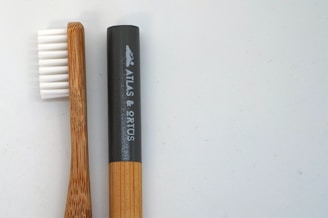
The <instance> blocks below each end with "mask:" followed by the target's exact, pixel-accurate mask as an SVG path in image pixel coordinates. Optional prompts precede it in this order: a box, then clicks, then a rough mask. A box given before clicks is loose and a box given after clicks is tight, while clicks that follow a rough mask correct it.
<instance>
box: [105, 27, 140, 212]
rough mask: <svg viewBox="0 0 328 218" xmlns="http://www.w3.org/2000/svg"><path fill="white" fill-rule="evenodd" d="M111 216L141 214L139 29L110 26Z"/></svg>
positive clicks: (108, 35)
mask: <svg viewBox="0 0 328 218" xmlns="http://www.w3.org/2000/svg"><path fill="white" fill-rule="evenodd" d="M107 48H108V102H109V107H108V108H109V115H108V116H109V136H110V137H109V139H110V140H109V182H110V184H109V190H110V199H109V201H110V217H111V218H141V217H142V192H141V190H142V185H141V180H142V178H141V177H142V175H141V117H140V57H139V28H138V27H136V26H130V25H123V26H113V27H109V28H108V29H107Z"/></svg>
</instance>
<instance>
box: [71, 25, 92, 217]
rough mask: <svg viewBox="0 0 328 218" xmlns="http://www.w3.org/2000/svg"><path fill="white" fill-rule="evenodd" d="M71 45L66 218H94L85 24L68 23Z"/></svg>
mask: <svg viewBox="0 0 328 218" xmlns="http://www.w3.org/2000/svg"><path fill="white" fill-rule="evenodd" d="M67 48H68V72H69V90H70V91H69V92H70V123H71V171H70V181H69V187H68V194H67V202H66V210H65V218H82V217H83V218H91V217H92V210H91V193H90V178H89V160H88V134H87V105H86V78H85V52H84V28H83V26H82V24H80V23H69V24H68V26H67Z"/></svg>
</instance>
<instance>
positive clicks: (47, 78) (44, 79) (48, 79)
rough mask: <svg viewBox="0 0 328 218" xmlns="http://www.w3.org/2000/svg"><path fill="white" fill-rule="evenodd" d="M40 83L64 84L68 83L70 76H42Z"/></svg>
mask: <svg viewBox="0 0 328 218" xmlns="http://www.w3.org/2000/svg"><path fill="white" fill-rule="evenodd" d="M39 80H40V83H42V82H64V81H68V74H55V75H40V76H39Z"/></svg>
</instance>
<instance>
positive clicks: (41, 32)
mask: <svg viewBox="0 0 328 218" xmlns="http://www.w3.org/2000/svg"><path fill="white" fill-rule="evenodd" d="M66 32H67V30H66V29H49V30H39V31H38V35H39V36H46V35H66Z"/></svg>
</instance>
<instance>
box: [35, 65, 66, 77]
mask: <svg viewBox="0 0 328 218" xmlns="http://www.w3.org/2000/svg"><path fill="white" fill-rule="evenodd" d="M63 73H68V67H67V66H54V67H39V74H40V75H41V74H63Z"/></svg>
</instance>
